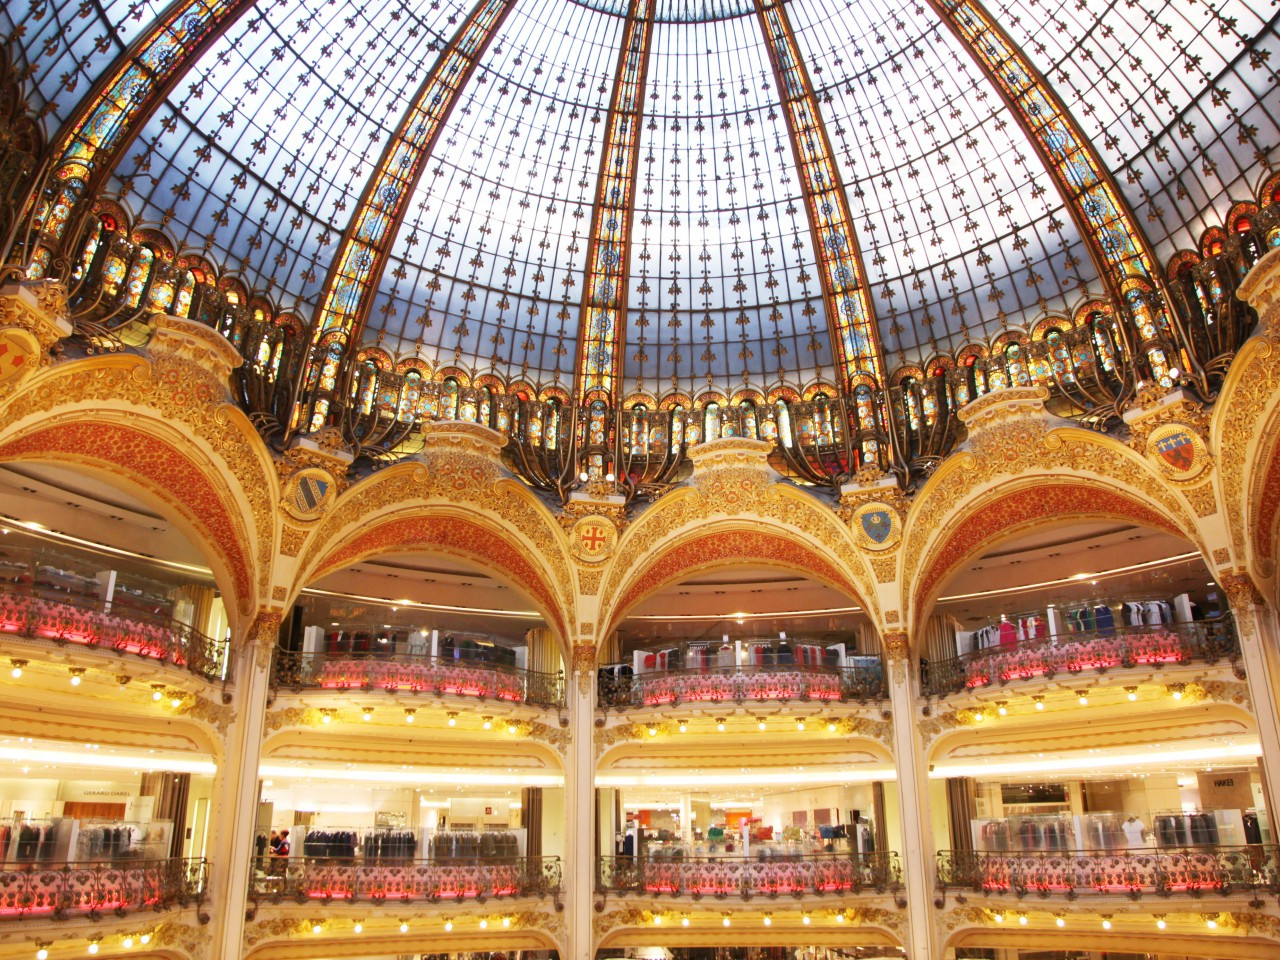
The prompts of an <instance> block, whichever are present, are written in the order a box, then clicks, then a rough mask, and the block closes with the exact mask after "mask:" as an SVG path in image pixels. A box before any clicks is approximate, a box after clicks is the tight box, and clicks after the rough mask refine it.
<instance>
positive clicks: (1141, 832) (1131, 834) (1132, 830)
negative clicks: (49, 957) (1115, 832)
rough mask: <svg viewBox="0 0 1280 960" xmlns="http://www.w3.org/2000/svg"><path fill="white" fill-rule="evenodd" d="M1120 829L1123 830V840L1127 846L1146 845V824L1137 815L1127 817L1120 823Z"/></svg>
mask: <svg viewBox="0 0 1280 960" xmlns="http://www.w3.org/2000/svg"><path fill="white" fill-rule="evenodd" d="M1120 829H1121V830H1123V831H1124V837H1125V841H1126V842H1127V843H1128V844H1129V846H1131V847H1143V846H1146V837H1147V825H1146V824H1145V823H1143V822H1142V821H1141V820H1139V819H1138V818H1137V817H1135V816H1130V817H1128V819H1126V820H1125V822H1124V823H1122V824H1120Z"/></svg>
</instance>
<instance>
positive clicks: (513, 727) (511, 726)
mask: <svg viewBox="0 0 1280 960" xmlns="http://www.w3.org/2000/svg"><path fill="white" fill-rule="evenodd" d="M519 729H520V728H519V727H517V726H516V725H515V724H514V723H508V724H507V733H511V734H514V733H515V732H516V731H517V730H519ZM649 730H650V732H649V736H651V737H652V736H653V735H654V734H655V733H657V732H658V731H657V730H654V729H653V728H652V727H650V728H649Z"/></svg>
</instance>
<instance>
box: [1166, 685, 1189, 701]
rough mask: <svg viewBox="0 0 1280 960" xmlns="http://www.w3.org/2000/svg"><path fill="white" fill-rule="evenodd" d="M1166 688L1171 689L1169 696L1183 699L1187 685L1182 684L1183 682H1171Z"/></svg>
mask: <svg viewBox="0 0 1280 960" xmlns="http://www.w3.org/2000/svg"><path fill="white" fill-rule="evenodd" d="M1165 689H1166V690H1168V691H1169V696H1171V697H1173V699H1175V700H1181V699H1182V693H1183V690H1185V689H1186V687H1185V685H1184V684H1181V683H1171V684H1169V686H1168V687H1166V688H1165Z"/></svg>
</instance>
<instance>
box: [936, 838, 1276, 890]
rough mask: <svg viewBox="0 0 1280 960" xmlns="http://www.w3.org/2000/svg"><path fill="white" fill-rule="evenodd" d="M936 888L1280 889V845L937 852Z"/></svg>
mask: <svg viewBox="0 0 1280 960" xmlns="http://www.w3.org/2000/svg"><path fill="white" fill-rule="evenodd" d="M936 882H937V887H938V890H939V891H940V892H942V893H945V892H946V891H947V890H972V891H974V892H975V893H988V894H1013V895H1014V896H1017V897H1025V896H1027V895H1028V894H1034V895H1036V896H1039V897H1050V896H1062V897H1065V898H1066V899H1069V900H1070V899H1075V898H1076V897H1079V896H1082V895H1086V894H1097V895H1102V896H1127V897H1131V898H1134V899H1137V898H1139V897H1141V896H1143V895H1144V894H1154V895H1157V896H1162V897H1166V896H1171V895H1173V894H1186V895H1189V896H1193V897H1195V896H1203V895H1214V896H1230V895H1253V896H1256V895H1258V894H1264V893H1265V894H1271V895H1280V848H1278V847H1276V846H1275V845H1265V846H1264V845H1262V844H1255V845H1252V846H1243V847H1195V848H1187V849H1180V850H1114V851H1113V850H1083V851H1078V852H1070V851H1057V852H1047V851H1046V852H1041V853H975V852H971V851H957V850H943V851H940V852H939V853H938V856H937V877H936Z"/></svg>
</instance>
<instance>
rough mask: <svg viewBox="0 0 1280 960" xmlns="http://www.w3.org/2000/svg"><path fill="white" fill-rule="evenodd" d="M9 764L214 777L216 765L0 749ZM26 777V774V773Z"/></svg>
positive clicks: (177, 759)
mask: <svg viewBox="0 0 1280 960" xmlns="http://www.w3.org/2000/svg"><path fill="white" fill-rule="evenodd" d="M4 760H9V761H12V762H13V763H24V764H28V765H30V764H38V763H48V764H53V765H54V766H59V767H100V768H103V769H107V770H168V771H171V772H173V773H203V774H210V775H212V774H215V773H217V772H218V765H217V764H216V763H214V762H213V761H212V760H192V759H191V758H190V757H186V756H173V755H162V754H154V753H151V754H147V755H146V756H129V755H121V754H118V753H107V754H104V753H99V752H96V751H92V752H88V753H85V752H81V751H71V750H50V749H36V750H27V749H23V748H21V747H0V761H4ZM28 776H29V774H28Z"/></svg>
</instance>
